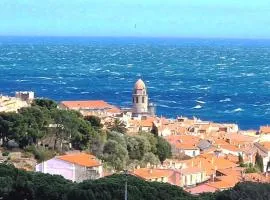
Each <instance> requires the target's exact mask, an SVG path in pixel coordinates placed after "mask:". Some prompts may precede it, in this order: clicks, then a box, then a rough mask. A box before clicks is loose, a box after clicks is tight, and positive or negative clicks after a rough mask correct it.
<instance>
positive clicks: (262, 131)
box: [259, 125, 270, 134]
mask: <svg viewBox="0 0 270 200" xmlns="http://www.w3.org/2000/svg"><path fill="white" fill-rule="evenodd" d="M259 133H260V134H270V126H268V125H267V126H261V127H260V130H259Z"/></svg>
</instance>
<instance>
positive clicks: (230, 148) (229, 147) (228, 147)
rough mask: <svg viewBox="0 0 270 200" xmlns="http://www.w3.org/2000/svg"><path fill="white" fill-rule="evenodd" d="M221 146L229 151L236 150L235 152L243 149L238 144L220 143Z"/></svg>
mask: <svg viewBox="0 0 270 200" xmlns="http://www.w3.org/2000/svg"><path fill="white" fill-rule="evenodd" d="M220 148H222V149H227V150H229V151H234V152H238V151H241V149H240V148H238V147H237V146H235V145H232V144H226V145H220Z"/></svg>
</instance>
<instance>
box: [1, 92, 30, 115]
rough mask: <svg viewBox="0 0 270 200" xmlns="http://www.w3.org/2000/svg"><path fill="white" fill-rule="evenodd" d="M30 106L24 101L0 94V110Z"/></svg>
mask: <svg viewBox="0 0 270 200" xmlns="http://www.w3.org/2000/svg"><path fill="white" fill-rule="evenodd" d="M28 106H30V105H29V104H28V103H27V102H26V101H22V100H21V99H18V98H15V97H9V96H0V112H17V111H18V110H19V109H20V108H23V107H28Z"/></svg>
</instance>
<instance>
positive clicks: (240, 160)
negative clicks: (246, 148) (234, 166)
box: [238, 153, 244, 165]
mask: <svg viewBox="0 0 270 200" xmlns="http://www.w3.org/2000/svg"><path fill="white" fill-rule="evenodd" d="M238 164H240V165H242V164H244V159H243V156H242V155H241V154H240V153H239V154H238Z"/></svg>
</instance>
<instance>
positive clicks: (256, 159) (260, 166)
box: [255, 152, 264, 172]
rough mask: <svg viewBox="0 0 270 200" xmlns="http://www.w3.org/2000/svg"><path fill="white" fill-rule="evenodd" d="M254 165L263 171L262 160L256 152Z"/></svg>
mask: <svg viewBox="0 0 270 200" xmlns="http://www.w3.org/2000/svg"><path fill="white" fill-rule="evenodd" d="M255 165H256V166H257V167H258V168H259V170H260V171H261V172H263V171H264V166H263V158H262V156H261V155H260V154H259V153H258V152H257V153H256V156H255Z"/></svg>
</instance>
